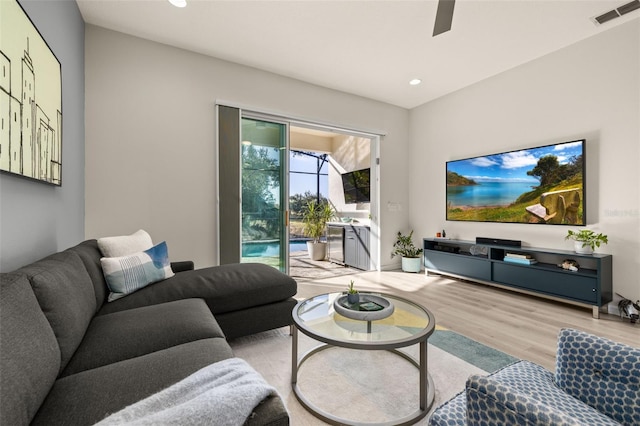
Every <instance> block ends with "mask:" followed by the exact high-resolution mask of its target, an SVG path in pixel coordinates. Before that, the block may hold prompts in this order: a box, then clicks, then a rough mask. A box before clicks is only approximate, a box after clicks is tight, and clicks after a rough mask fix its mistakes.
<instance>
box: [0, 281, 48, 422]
mask: <svg viewBox="0 0 640 426" xmlns="http://www.w3.org/2000/svg"><path fill="white" fill-rule="evenodd" d="M59 370H60V349H59V348H58V342H57V341H56V336H55V335H54V334H53V330H52V329H51V326H50V325H49V322H48V321H47V318H45V316H44V314H43V313H42V311H41V310H40V306H39V305H38V301H37V300H36V296H35V295H34V294H33V290H32V289H31V285H30V283H29V280H28V279H27V277H26V276H24V275H14V274H0V390H2V397H0V422H1V423H2V424H6V425H26V424H29V422H31V420H32V419H33V417H34V416H35V414H36V412H37V411H38V407H40V405H41V404H42V402H43V401H44V399H45V397H46V396H47V393H48V392H49V389H50V388H51V386H53V383H54V381H55V380H56V376H57V375H58V371H59Z"/></svg>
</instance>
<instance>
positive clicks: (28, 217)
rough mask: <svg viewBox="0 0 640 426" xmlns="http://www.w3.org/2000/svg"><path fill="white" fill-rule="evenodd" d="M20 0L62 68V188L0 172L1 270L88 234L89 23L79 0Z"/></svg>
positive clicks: (52, 251)
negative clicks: (86, 107)
mask: <svg viewBox="0 0 640 426" xmlns="http://www.w3.org/2000/svg"><path fill="white" fill-rule="evenodd" d="M20 4H21V5H22V7H23V9H24V10H25V12H26V13H27V15H28V16H29V18H30V19H31V21H32V22H33V23H34V25H35V26H36V28H37V29H38V31H39V32H40V34H41V35H42V37H43V38H44V39H45V41H46V42H47V44H48V45H49V47H50V48H51V50H52V51H53V53H54V54H55V55H56V57H57V58H58V61H60V64H61V66H62V114H63V123H62V127H63V131H62V138H63V139H62V186H60V187H58V186H53V185H48V184H44V183H41V182H37V181H35V180H29V179H25V178H22V177H19V176H17V175H11V174H4V173H2V174H0V195H1V196H0V235H2V238H1V239H0V271H2V272H8V271H11V270H14V269H17V268H19V267H21V266H24V265H26V264H27V263H30V262H33V261H35V260H38V259H39V258H42V257H44V256H47V255H49V254H51V253H54V252H56V251H59V250H63V249H66V248H67V247H70V246H72V245H75V244H77V243H79V242H80V241H82V239H83V237H84V80H83V75H84V21H83V20H82V15H80V10H78V5H77V4H76V2H71V1H65V2H51V1H31V0H29V1H27V0H21V1H20ZM2 35H3V36H4V35H5V34H4V33H3V34H2Z"/></svg>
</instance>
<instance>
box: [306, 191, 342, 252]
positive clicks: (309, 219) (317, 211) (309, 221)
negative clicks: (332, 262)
mask: <svg viewBox="0 0 640 426" xmlns="http://www.w3.org/2000/svg"><path fill="white" fill-rule="evenodd" d="M334 214H335V212H334V210H333V207H331V205H330V204H329V203H328V202H326V201H324V202H320V203H318V202H317V201H315V200H313V201H309V202H307V205H306V206H305V208H304V211H303V212H302V222H303V224H304V228H303V231H302V232H303V233H304V235H306V236H307V237H309V238H311V239H312V240H311V241H307V250H308V251H309V257H310V258H311V260H324V258H325V257H326V256H327V243H326V241H320V238H321V237H322V236H323V235H324V234H325V231H326V228H327V222H328V221H330V220H331V218H333V217H334Z"/></svg>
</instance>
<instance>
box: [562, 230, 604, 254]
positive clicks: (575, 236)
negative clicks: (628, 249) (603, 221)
mask: <svg viewBox="0 0 640 426" xmlns="http://www.w3.org/2000/svg"><path fill="white" fill-rule="evenodd" d="M564 239H565V240H574V246H573V248H574V250H575V252H576V253H579V254H593V251H594V250H595V249H596V248H597V247H600V244H607V243H608V242H609V240H608V238H607V236H606V235H604V234H596V233H595V232H594V231H592V230H590V229H582V230H580V231H572V230H569V231H568V232H567V236H566V237H565V238H564Z"/></svg>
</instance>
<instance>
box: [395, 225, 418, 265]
mask: <svg viewBox="0 0 640 426" xmlns="http://www.w3.org/2000/svg"><path fill="white" fill-rule="evenodd" d="M412 238H413V231H411V232H410V233H409V235H402V232H398V237H397V238H396V242H395V243H393V250H392V251H391V257H392V258H393V257H394V256H402V270H403V271H404V272H420V268H421V266H422V264H421V261H422V256H421V255H422V249H421V248H418V247H416V246H415V245H414V244H413V240H412Z"/></svg>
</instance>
